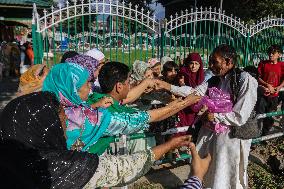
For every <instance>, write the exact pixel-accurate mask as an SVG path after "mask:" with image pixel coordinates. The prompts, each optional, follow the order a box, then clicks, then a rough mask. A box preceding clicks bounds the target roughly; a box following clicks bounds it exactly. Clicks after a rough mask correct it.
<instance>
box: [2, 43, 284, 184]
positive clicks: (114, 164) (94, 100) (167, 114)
mask: <svg viewBox="0 0 284 189" xmlns="http://www.w3.org/2000/svg"><path fill="white" fill-rule="evenodd" d="M281 52H282V50H281V49H280V48H279V47H278V46H277V45H272V46H271V47H270V48H269V49H268V55H269V59H268V60H266V61H262V62H260V63H259V66H258V68H252V67H250V68H245V69H244V70H246V71H244V70H242V69H240V68H238V59H237V57H238V56H237V53H236V51H235V49H234V48H233V47H231V46H229V45H226V44H222V45H219V46H217V47H216V48H215V49H214V50H213V52H212V53H211V55H210V59H209V62H208V66H209V67H208V69H207V70H205V69H204V66H203V62H202V59H201V56H200V55H199V53H195V52H194V53H189V54H188V56H187V57H186V58H185V60H184V61H183V64H182V65H179V64H176V63H175V61H173V60H172V59H171V58H170V57H163V58H161V59H158V58H151V59H149V60H148V62H144V61H140V60H136V61H135V62H134V63H133V65H132V67H131V68H130V67H128V66H127V65H125V64H123V63H120V62H114V61H110V62H109V61H106V58H105V56H104V54H103V53H102V52H101V51H99V50H98V49H91V50H89V51H87V52H86V53H84V54H79V53H77V52H74V51H68V52H66V53H65V54H64V55H63V56H62V60H61V62H60V63H58V64H56V65H54V66H53V67H52V68H47V66H46V65H45V64H40V65H33V64H32V63H31V64H30V65H31V66H30V68H29V69H28V70H27V71H25V72H24V73H23V74H22V75H21V77H20V84H19V90H18V96H19V97H18V98H16V99H14V100H12V101H11V102H10V103H9V104H8V105H7V106H6V107H5V109H4V110H3V113H2V114H1V127H0V136H1V137H0V149H1V150H2V152H3V155H1V156H0V159H1V161H0V167H1V173H0V175H1V178H5V179H3V180H4V181H5V182H6V184H7V186H8V187H9V186H11V187H12V188H20V187H21V188H23V187H24V188H97V187H111V186H123V185H127V184H129V183H132V182H134V181H136V180H137V179H138V178H140V177H141V176H143V175H144V174H146V173H147V172H148V171H149V169H150V168H151V166H152V165H153V163H154V162H155V161H156V160H159V159H161V158H162V157H164V156H165V155H168V154H170V155H171V154H174V155H175V156H176V157H180V154H181V153H191V155H192V170H191V175H190V177H189V178H188V179H187V180H186V181H185V183H184V184H183V186H180V188H202V185H203V186H204V187H205V188H214V189H217V188H218V189H222V188H224V189H227V188H232V189H234V188H235V189H240V188H247V187H248V178H247V166H248V156H249V151H250V146H251V139H252V138H254V137H257V136H260V135H261V134H269V133H271V132H272V131H273V130H274V126H273V119H271V118H266V119H264V120H263V122H262V124H259V122H257V123H255V119H254V118H255V114H256V113H258V114H259V113H266V112H271V111H276V110H277V105H278V104H279V102H280V101H282V99H281V98H278V96H279V93H280V90H281V88H282V87H283V86H284V82H282V77H283V70H284V69H283V68H284V67H283V65H282V64H283V63H282V62H279V58H280V56H281ZM185 126H187V127H189V129H188V130H187V132H179V133H176V134H173V135H162V134H161V133H162V132H165V131H166V130H168V129H172V128H179V127H185ZM248 129H249V130H248ZM143 132H152V133H155V137H148V138H141V139H137V140H132V141H130V142H129V143H128V146H127V148H128V154H125V155H119V154H117V153H116V152H115V151H114V150H113V151H108V152H107V151H106V149H107V148H109V146H110V143H111V142H112V141H111V140H109V138H108V136H115V135H119V134H125V135H130V134H133V133H143ZM195 145H196V148H195ZM5 182H4V183H5ZM202 182H203V184H202Z"/></svg>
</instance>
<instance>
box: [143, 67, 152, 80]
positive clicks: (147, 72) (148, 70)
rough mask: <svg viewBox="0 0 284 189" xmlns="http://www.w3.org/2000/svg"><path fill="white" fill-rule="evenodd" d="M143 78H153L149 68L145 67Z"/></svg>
mask: <svg viewBox="0 0 284 189" xmlns="http://www.w3.org/2000/svg"><path fill="white" fill-rule="evenodd" d="M144 78H145V79H153V78H154V75H153V71H152V70H151V69H147V70H146V72H145V74H144Z"/></svg>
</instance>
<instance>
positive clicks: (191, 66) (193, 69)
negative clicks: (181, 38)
mask: <svg viewBox="0 0 284 189" xmlns="http://www.w3.org/2000/svg"><path fill="white" fill-rule="evenodd" d="M188 67H189V70H190V71H191V72H193V73H195V72H198V70H199V68H200V64H199V62H197V61H191V62H190V63H189V65H188Z"/></svg>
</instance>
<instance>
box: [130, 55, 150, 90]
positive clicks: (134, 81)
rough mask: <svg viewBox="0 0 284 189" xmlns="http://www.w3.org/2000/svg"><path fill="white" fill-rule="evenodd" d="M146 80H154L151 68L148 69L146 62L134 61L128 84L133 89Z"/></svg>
mask: <svg viewBox="0 0 284 189" xmlns="http://www.w3.org/2000/svg"><path fill="white" fill-rule="evenodd" d="M146 78H148V79H153V78H154V76H153V72H152V70H151V68H149V67H148V64H147V63H146V62H143V61H140V60H135V61H134V63H133V65H132V70H131V74H130V84H131V85H132V87H134V86H136V85H138V84H139V83H140V82H141V81H142V80H144V79H146Z"/></svg>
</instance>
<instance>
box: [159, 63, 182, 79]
mask: <svg viewBox="0 0 284 189" xmlns="http://www.w3.org/2000/svg"><path fill="white" fill-rule="evenodd" d="M178 68H179V67H178V65H177V64H176V63H175V62H174V61H167V62H166V63H165V64H164V66H163V71H162V75H163V76H166V74H167V72H169V71H172V70H173V69H175V70H176V71H178Z"/></svg>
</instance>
